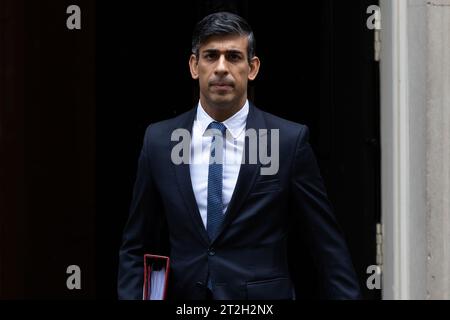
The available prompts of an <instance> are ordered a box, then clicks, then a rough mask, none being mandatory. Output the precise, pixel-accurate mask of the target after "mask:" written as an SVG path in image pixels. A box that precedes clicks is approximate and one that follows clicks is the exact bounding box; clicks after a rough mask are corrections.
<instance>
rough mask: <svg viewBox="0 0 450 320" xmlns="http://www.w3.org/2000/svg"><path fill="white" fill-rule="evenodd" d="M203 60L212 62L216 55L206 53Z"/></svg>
mask: <svg viewBox="0 0 450 320" xmlns="http://www.w3.org/2000/svg"><path fill="white" fill-rule="evenodd" d="M203 58H205V59H206V60H207V61H212V60H215V59H217V54H216V53H213V52H208V53H206V54H205V55H204V56H203Z"/></svg>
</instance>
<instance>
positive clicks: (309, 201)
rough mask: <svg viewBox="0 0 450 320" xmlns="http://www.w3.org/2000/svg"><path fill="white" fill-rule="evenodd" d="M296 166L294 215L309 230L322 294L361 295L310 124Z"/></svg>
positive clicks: (300, 143)
mask: <svg viewBox="0 0 450 320" xmlns="http://www.w3.org/2000/svg"><path fill="white" fill-rule="evenodd" d="M292 166H293V167H292V172H293V175H292V180H291V184H292V185H291V187H292V188H291V189H292V201H293V203H294V207H295V213H294V215H295V217H296V218H297V219H296V220H297V221H299V223H301V224H303V225H302V227H303V230H306V240H307V243H308V245H309V246H310V251H311V253H312V255H313V258H314V261H315V264H316V268H317V271H318V275H319V281H320V289H319V291H320V295H321V297H323V298H325V299H359V298H360V297H361V293H360V288H359V284H358V280H357V277H356V274H355V271H354V268H353V264H352V261H351V258H350V253H349V251H348V248H347V245H346V243H345V240H344V237H343V234H342V232H341V229H340V227H339V225H338V223H337V220H336V218H335V216H334V214H333V209H332V206H331V204H330V202H329V200H328V197H327V193H326V190H325V186H324V183H323V181H322V178H321V175H320V172H319V167H318V165H317V161H316V158H315V156H314V153H313V150H312V149H311V146H310V144H309V130H308V127H306V126H302V130H301V131H300V133H299V136H298V139H297V146H296V151H295V157H294V160H293V163H292Z"/></svg>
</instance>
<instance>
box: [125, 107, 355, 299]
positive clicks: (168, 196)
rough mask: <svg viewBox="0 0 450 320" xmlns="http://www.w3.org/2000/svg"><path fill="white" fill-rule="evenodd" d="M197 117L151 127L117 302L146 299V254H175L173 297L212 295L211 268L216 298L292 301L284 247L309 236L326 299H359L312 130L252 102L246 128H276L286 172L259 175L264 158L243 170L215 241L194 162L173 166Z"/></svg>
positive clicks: (128, 226) (185, 116) (186, 115)
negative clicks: (197, 189)
mask: <svg viewBox="0 0 450 320" xmlns="http://www.w3.org/2000/svg"><path fill="white" fill-rule="evenodd" d="M195 115H196V108H193V109H192V110H190V111H188V112H186V113H184V114H181V115H179V116H178V117H176V118H173V119H170V120H166V121H162V122H158V123H155V124H151V125H150V126H149V127H148V128H147V130H146V133H145V138H144V143H143V147H142V151H141V154H140V157H139V163H138V172H137V177H136V182H135V186H134V192H133V198H132V203H131V208H130V214H129V218H128V222H127V224H126V227H125V230H124V234H123V243H122V246H121V249H120V254H119V255H120V257H119V259H120V262H119V275H118V295H119V298H120V299H142V287H143V255H144V254H145V253H152V254H162V255H169V256H170V259H171V260H170V262H171V265H170V268H171V270H170V278H169V299H196V300H198V299H205V294H206V281H207V277H208V272H209V273H210V274H211V276H212V278H213V279H214V280H215V282H216V284H215V286H214V288H213V296H214V298H215V299H239V300H240V299H292V298H293V283H292V272H295V270H290V268H289V263H288V252H287V242H288V239H289V235H290V233H292V232H294V233H299V232H305V231H304V230H306V234H307V238H308V239H307V241H308V243H309V245H310V246H311V248H310V249H311V252H312V253H313V256H314V257H313V258H314V261H315V262H316V264H315V265H316V268H317V272H318V275H319V277H320V283H321V285H320V290H321V297H322V298H330V299H353V298H359V297H360V289H359V284H358V280H357V277H356V275H355V271H354V268H353V265H352V262H351V259H350V255H349V252H348V249H347V246H346V243H345V241H344V238H343V235H342V233H341V230H340V228H339V226H338V223H337V221H336V219H335V217H334V215H333V211H332V207H331V205H330V202H329V200H328V198H327V194H326V191H325V187H324V184H323V181H322V178H321V176H320V172H319V168H318V166H317V162H316V159H315V157H314V154H313V151H312V149H311V147H310V145H309V143H308V136H309V133H308V128H307V127H306V126H305V125H301V124H297V123H294V122H291V121H287V120H284V119H281V118H279V117H276V116H274V115H271V114H269V113H266V112H263V111H262V110H260V109H258V108H256V107H255V106H254V105H253V104H250V109H249V114H248V118H247V124H246V128H247V129H250V128H252V129H255V130H259V129H268V130H271V129H279V158H280V166H279V170H278V172H277V173H276V174H275V175H270V176H267V175H261V174H260V169H261V167H262V166H263V165H262V164H261V163H260V161H259V157H258V163H257V164H251V163H249V161H246V162H245V163H244V164H242V165H241V169H240V172H239V176H238V180H237V183H236V187H235V190H234V193H233V195H232V198H231V201H230V203H229V206H228V208H227V212H226V213H225V220H224V222H223V224H222V226H221V228H220V229H219V231H218V232H217V235H216V237H215V238H214V239H212V240H210V239H209V237H208V233H207V231H206V230H205V227H204V225H203V222H202V219H201V216H200V213H199V210H198V208H197V203H196V200H195V196H194V192H193V189H192V185H191V180H190V170H189V164H188V163H186V164H180V165H175V164H174V163H172V161H171V152H172V148H173V146H174V145H176V144H178V141H171V134H172V132H173V131H174V130H176V129H179V128H184V129H187V130H189V131H191V130H192V126H193V121H194V117H195ZM268 132H269V134H267V137H268V138H269V143H268V146H269V147H270V145H271V144H270V137H271V135H270V131H268ZM269 150H270V148H269ZM246 153H248V152H247V150H246ZM293 250H294V252H290V254H293V255H298V256H300V257H301V256H302V255H303V253H302V252H300V251H299V252H295V246H294V247H293ZM303 276H306V277H307V276H308V275H303Z"/></svg>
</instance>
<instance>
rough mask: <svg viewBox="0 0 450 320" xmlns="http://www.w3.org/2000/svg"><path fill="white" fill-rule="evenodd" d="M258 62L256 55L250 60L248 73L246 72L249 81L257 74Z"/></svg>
mask: <svg viewBox="0 0 450 320" xmlns="http://www.w3.org/2000/svg"><path fill="white" fill-rule="evenodd" d="M260 64H261V62H260V61H259V58H258V57H256V56H255V57H253V58H252V59H251V60H250V73H249V74H248V80H250V81H253V80H255V78H256V76H257V75H258V71H259V66H260Z"/></svg>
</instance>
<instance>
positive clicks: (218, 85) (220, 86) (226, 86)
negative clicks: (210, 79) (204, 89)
mask: <svg viewBox="0 0 450 320" xmlns="http://www.w3.org/2000/svg"><path fill="white" fill-rule="evenodd" d="M210 86H211V87H212V88H214V89H217V90H220V91H223V90H231V89H233V87H234V86H233V84H231V83H228V82H214V83H211V85H210Z"/></svg>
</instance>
